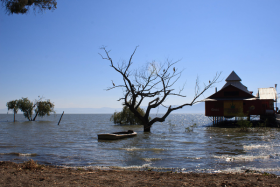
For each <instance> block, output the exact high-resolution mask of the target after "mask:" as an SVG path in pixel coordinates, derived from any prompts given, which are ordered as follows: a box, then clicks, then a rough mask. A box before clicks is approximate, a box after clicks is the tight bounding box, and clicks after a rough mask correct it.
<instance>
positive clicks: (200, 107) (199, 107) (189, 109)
mask: <svg viewBox="0 0 280 187" xmlns="http://www.w3.org/2000/svg"><path fill="white" fill-rule="evenodd" d="M277 106H278V108H280V103H277ZM143 108H146V107H143ZM121 110H122V108H109V107H103V108H55V111H56V113H57V114H60V113H62V112H63V111H64V113H65V114H113V113H114V112H116V111H117V112H120V111H121ZM166 110H167V109H166V108H164V107H162V106H160V107H159V108H158V109H154V110H152V112H151V113H165V112H166ZM204 112H205V103H204V102H203V103H198V104H195V105H193V106H185V107H184V108H182V109H179V110H176V111H174V112H172V114H178V113H204ZM12 113H13V111H11V110H10V111H9V114H12ZM20 113H21V112H19V114H20ZM0 114H7V109H6V108H4V109H0Z"/></svg>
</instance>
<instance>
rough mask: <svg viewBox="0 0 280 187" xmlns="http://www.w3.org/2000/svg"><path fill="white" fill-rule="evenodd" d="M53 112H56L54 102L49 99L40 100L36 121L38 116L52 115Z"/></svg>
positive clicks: (37, 106) (36, 109) (36, 111)
mask: <svg viewBox="0 0 280 187" xmlns="http://www.w3.org/2000/svg"><path fill="white" fill-rule="evenodd" d="M51 112H54V104H53V103H51V101H50V100H49V99H48V100H47V101H38V102H37V103H36V108H35V117H34V118H33V121H35V119H36V117H37V116H40V117H43V116H45V115H48V116H49V115H50V113H51Z"/></svg>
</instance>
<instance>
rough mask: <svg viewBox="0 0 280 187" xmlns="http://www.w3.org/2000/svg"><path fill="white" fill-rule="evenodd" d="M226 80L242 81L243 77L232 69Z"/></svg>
mask: <svg viewBox="0 0 280 187" xmlns="http://www.w3.org/2000/svg"><path fill="white" fill-rule="evenodd" d="M226 81H227V82H229V81H241V79H240V77H239V76H238V75H237V74H236V73H235V72H234V71H232V72H231V74H230V75H229V76H228V77H227V79H226Z"/></svg>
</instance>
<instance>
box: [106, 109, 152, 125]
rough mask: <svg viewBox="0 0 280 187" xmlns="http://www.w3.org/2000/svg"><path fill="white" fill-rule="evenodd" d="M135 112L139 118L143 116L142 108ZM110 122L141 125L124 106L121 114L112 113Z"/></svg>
mask: <svg viewBox="0 0 280 187" xmlns="http://www.w3.org/2000/svg"><path fill="white" fill-rule="evenodd" d="M137 111H138V112H139V114H140V115H141V116H144V115H145V112H144V110H143V109H142V108H140V107H139V108H138V109H137ZM149 119H150V118H149ZM110 121H113V122H114V123H115V124H126V125H142V122H141V121H140V120H139V119H138V118H137V117H136V116H135V115H134V114H133V113H132V112H131V111H130V110H129V108H128V107H127V106H124V107H123V109H122V111H121V112H114V114H113V115H112V116H111V118H110Z"/></svg>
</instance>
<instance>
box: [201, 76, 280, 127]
mask: <svg viewBox="0 0 280 187" xmlns="http://www.w3.org/2000/svg"><path fill="white" fill-rule="evenodd" d="M273 97H275V98H273ZM276 97H277V94H276V90H275V88H272V89H259V90H258V94H257V96H254V95H253V92H250V91H249V90H248V89H247V87H246V86H244V85H243V84H242V83H241V79H240V77H239V76H238V75H237V74H236V73H235V72H234V71H232V72H231V74H230V75H229V76H228V77H227V79H226V84H225V85H224V86H223V87H222V89H221V90H219V91H217V90H216V93H214V94H213V95H211V96H209V97H208V98H207V99H206V100H205V116H208V117H213V122H214V123H215V122H217V121H219V120H221V119H223V118H232V117H239V116H240V117H245V116H248V117H250V116H251V115H273V114H274V102H275V101H276Z"/></svg>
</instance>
